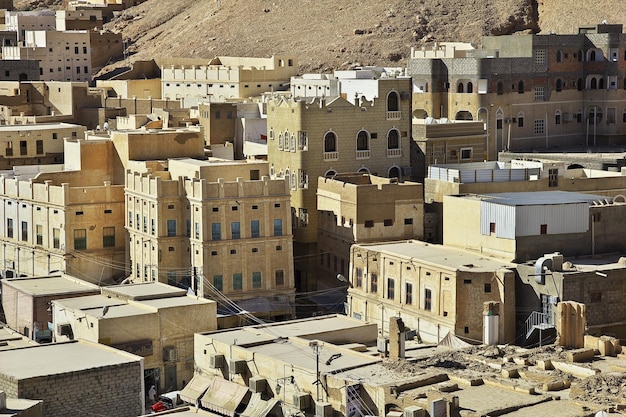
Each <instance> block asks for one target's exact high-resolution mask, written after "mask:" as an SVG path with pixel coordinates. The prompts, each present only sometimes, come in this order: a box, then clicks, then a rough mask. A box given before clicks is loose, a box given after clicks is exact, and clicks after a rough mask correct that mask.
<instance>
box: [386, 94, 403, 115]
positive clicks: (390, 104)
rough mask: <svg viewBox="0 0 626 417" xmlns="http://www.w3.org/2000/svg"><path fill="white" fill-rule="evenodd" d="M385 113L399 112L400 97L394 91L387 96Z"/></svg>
mask: <svg viewBox="0 0 626 417" xmlns="http://www.w3.org/2000/svg"><path fill="white" fill-rule="evenodd" d="M387 111H400V96H398V93H396V92H395V91H391V92H389V94H387Z"/></svg>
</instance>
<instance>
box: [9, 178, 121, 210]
mask: <svg viewBox="0 0 626 417" xmlns="http://www.w3.org/2000/svg"><path fill="white" fill-rule="evenodd" d="M51 184H52V182H51V181H49V180H48V181H45V183H43V184H42V183H35V182H32V181H30V180H28V181H24V180H19V179H7V178H4V177H0V195H2V196H4V197H5V198H13V199H16V200H18V199H19V200H26V201H31V202H33V203H37V202H39V203H50V204H56V205H59V206H68V205H71V204H94V203H98V202H102V203H111V202H115V201H124V186H122V185H111V183H110V182H108V181H105V182H104V184H103V185H101V186H87V187H72V186H71V185H70V184H69V183H63V184H61V185H60V186H55V185H51Z"/></svg>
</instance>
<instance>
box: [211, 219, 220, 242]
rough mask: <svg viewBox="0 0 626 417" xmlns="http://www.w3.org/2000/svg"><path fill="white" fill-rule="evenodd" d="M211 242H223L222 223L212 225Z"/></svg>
mask: <svg viewBox="0 0 626 417" xmlns="http://www.w3.org/2000/svg"><path fill="white" fill-rule="evenodd" d="M211 240H222V224H221V223H211Z"/></svg>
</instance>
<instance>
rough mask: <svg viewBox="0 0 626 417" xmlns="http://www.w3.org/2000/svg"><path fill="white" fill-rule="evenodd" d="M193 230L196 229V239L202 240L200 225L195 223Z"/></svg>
mask: <svg viewBox="0 0 626 417" xmlns="http://www.w3.org/2000/svg"><path fill="white" fill-rule="evenodd" d="M193 228H194V237H195V238H196V239H200V223H198V222H195V223H194V224H193Z"/></svg>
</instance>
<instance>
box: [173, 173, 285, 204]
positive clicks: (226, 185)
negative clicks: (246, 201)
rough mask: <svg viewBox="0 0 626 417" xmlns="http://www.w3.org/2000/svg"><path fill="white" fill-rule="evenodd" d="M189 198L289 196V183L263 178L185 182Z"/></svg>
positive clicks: (282, 180)
mask: <svg viewBox="0 0 626 417" xmlns="http://www.w3.org/2000/svg"><path fill="white" fill-rule="evenodd" d="M185 190H186V191H187V196H188V197H189V198H194V199H202V200H206V199H222V198H238V197H255V196H259V197H262V196H276V197H286V198H288V196H289V189H288V188H287V182H286V181H285V180H284V179H275V180H271V179H269V177H262V178H261V180H254V181H246V180H244V179H242V178H237V181H225V180H224V179H222V178H219V179H218V180H217V183H216V182H208V181H206V180H203V179H200V180H198V179H193V180H185Z"/></svg>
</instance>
